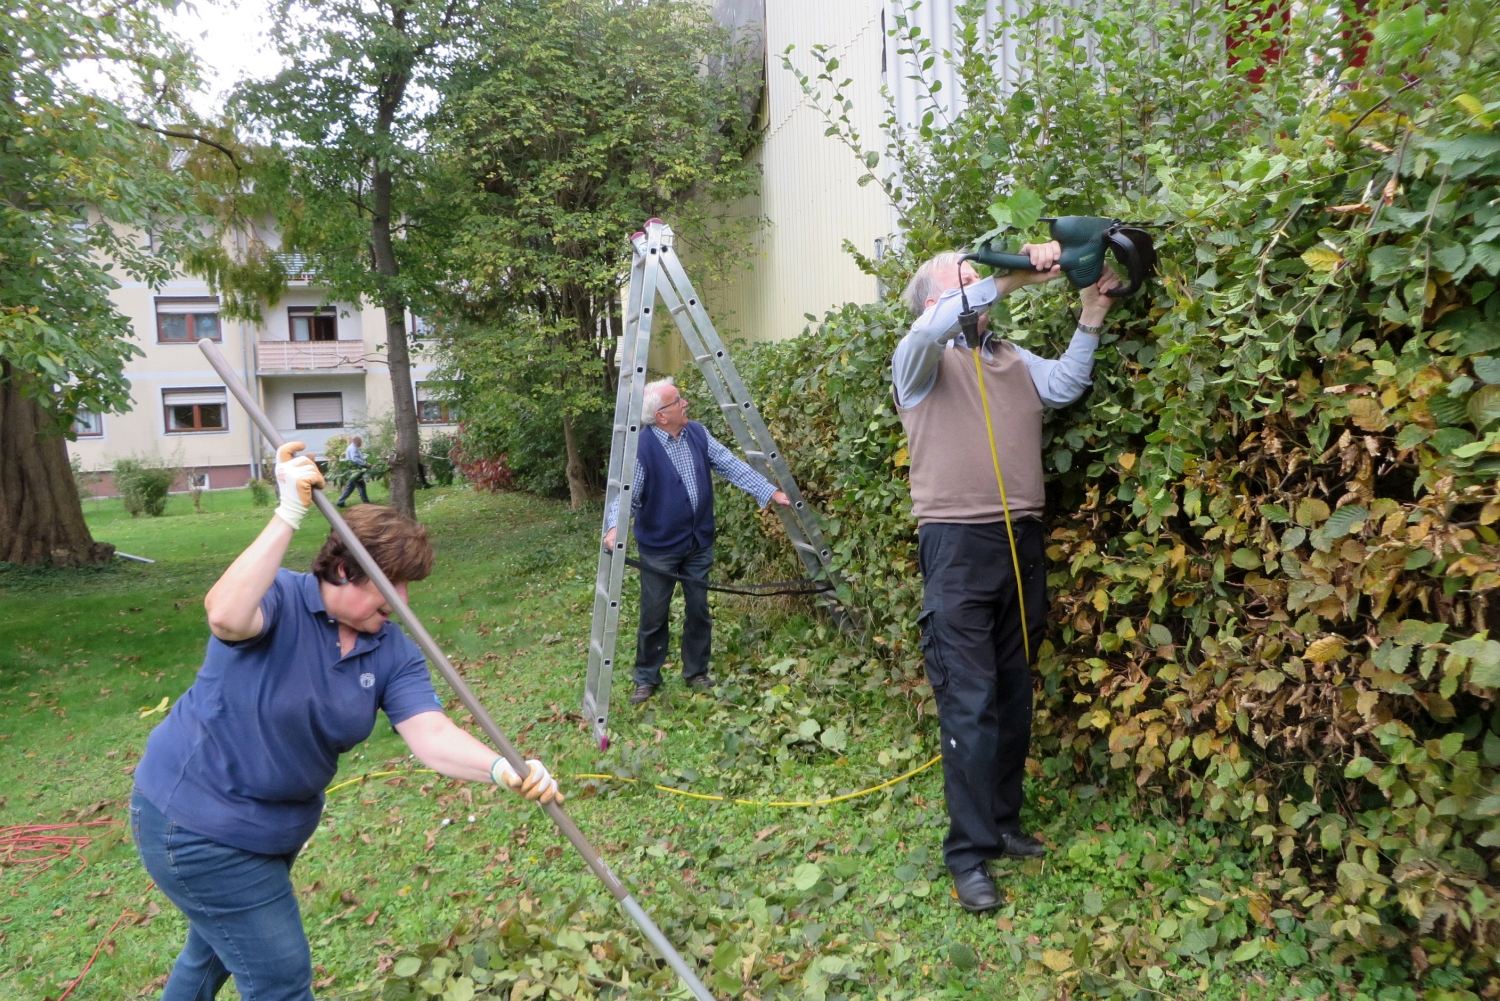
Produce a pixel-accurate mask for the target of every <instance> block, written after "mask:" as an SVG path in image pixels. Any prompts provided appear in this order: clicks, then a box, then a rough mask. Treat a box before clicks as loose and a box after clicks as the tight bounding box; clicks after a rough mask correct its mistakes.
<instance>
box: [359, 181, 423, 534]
mask: <svg viewBox="0 0 1500 1001" xmlns="http://www.w3.org/2000/svg"><path fill="white" fill-rule="evenodd" d="M391 184H392V178H391V172H390V170H389V169H388V168H386V167H385V166H384V165H381V166H380V167H378V168H377V169H376V171H375V183H374V185H373V190H372V192H371V194H372V200H373V201H374V213H373V216H372V218H371V220H370V246H371V249H372V250H373V256H374V261H375V270H376V272H378V273H379V274H380V276H381V277H382V278H385V279H388V281H387V287H388V288H391V287H394V284H395V279H397V278H399V277H400V276H401V266H400V264H399V263H398V262H397V260H396V252H395V248H394V247H393V246H392V245H391ZM381 305H382V306H384V307H385V363H386V366H387V367H388V368H389V369H390V371H391V405H392V408H393V409H394V411H395V417H396V455H395V459H394V461H392V463H391V506H392V507H394V508H395V509H396V510H397V511H400V512H401V513H402V514H404V515H406V516H407V517H410V518H415V517H416V516H417V478H418V476H419V475H420V473H419V470H418V468H417V463H418V461H419V458H420V456H419V453H420V451H421V437H420V434H421V432H420V429H419V428H418V425H417V401H416V397H415V396H414V395H413V393H412V384H411V351H410V349H409V345H408V341H407V336H406V301H405V299H404V298H403V297H402V296H401V295H400V294H399V293H397V292H388V293H387V294H386V295H385V297H384V299H383V300H382V302H381Z"/></svg>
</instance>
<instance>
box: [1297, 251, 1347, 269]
mask: <svg viewBox="0 0 1500 1001" xmlns="http://www.w3.org/2000/svg"><path fill="white" fill-rule="evenodd" d="M1302 262H1303V263H1304V264H1306V265H1307V266H1308V267H1309V268H1311V269H1312V270H1314V271H1332V270H1334V269H1335V268H1337V267H1338V266H1339V265H1340V264H1343V263H1344V255H1343V254H1341V253H1339V252H1338V251H1337V250H1333V249H1331V248H1329V247H1313V248H1311V249H1309V250H1308V251H1307V253H1305V254H1303V255H1302Z"/></svg>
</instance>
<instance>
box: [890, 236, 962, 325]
mask: <svg viewBox="0 0 1500 1001" xmlns="http://www.w3.org/2000/svg"><path fill="white" fill-rule="evenodd" d="M962 256H963V255H962V254H961V253H959V252H958V251H957V250H950V251H948V252H947V253H943V254H938V255H937V256H936V257H934V258H932V259H931V260H929V261H927V262H926V263H924V264H923V265H922V266H921V267H920V268H918V269H917V273H916V274H914V275H912V276H911V282H910V283H909V284H908V285H907V286H906V291H905V292H904V293H903V294H902V298H903V299H905V300H906V306H907V308H908V309H910V310H911V311H912V315H914V316H921V315H922V314H923V313H925V312H927V300H928V299H930V298H932V297H933V296H935V295H938V294H940V292H941V290H942V289H943V279H942V278H940V277H939V275H942V273H943V272H945V271H948V270H952V272H953V273H954V274H955V275H957V274H958V269H959V267H960V264H959V260H958V259H959V258H960V257H962Z"/></svg>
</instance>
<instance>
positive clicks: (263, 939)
mask: <svg viewBox="0 0 1500 1001" xmlns="http://www.w3.org/2000/svg"><path fill="white" fill-rule="evenodd" d="M302 448H303V445H302V443H301V442H289V443H288V444H286V445H284V446H282V448H281V450H280V451H278V453H277V456H276V458H277V462H276V478H277V480H278V482H279V485H280V493H281V502H280V505H279V506H278V507H277V509H276V513H275V515H274V516H273V517H272V518H271V522H270V524H269V525H267V526H266V528H265V530H264V531H262V532H261V533H260V536H259V537H258V538H257V539H256V540H255V541H254V542H253V543H251V545H250V548H249V549H246V550H245V551H244V552H243V553H241V554H240V556H239V558H238V559H236V560H235V561H234V563H233V564H231V565H230V567H229V569H228V570H226V571H225V572H224V576H222V577H220V578H219V580H218V583H216V584H215V585H214V586H213V588H212V589H211V590H210V591H209V592H208V596H207V598H205V599H204V606H205V608H206V609H207V611H208V626H209V630H210V632H212V633H213V636H212V638H211V639H210V640H209V642H208V652H207V654H206V656H205V657H204V660H203V667H202V668H201V669H200V670H199V672H198V677H197V680H196V681H194V682H193V686H192V687H191V688H189V689H188V690H187V691H186V692H184V693H183V695H182V697H181V698H180V699H178V700H177V704H176V705H175V706H173V707H172V711H171V713H170V714H169V715H168V716H167V718H166V720H165V721H164V722H163V723H162V724H161V725H160V726H158V727H157V728H156V729H155V730H154V731H153V732H152V734H151V737H150V739H149V740H148V741H147V744H146V753H145V756H144V757H143V758H142V759H141V762H140V766H139V767H138V768H137V769H136V772H135V791H134V793H133V795H132V796H131V801H130V815H131V830H132V834H133V835H134V837H135V842H136V847H137V849H138V850H139V851H140V855H141V860H142V861H143V862H144V863H145V864H146V870H147V871H148V872H149V873H150V874H151V878H152V879H154V880H155V881H156V885H157V886H158V887H160V888H161V890H162V892H163V893H165V894H166V895H167V896H168V897H169V898H171V900H172V902H173V903H174V904H176V905H177V906H178V907H179V908H180V909H181V910H182V912H183V914H185V915H186V916H187V919H188V937H187V944H186V945H185V946H184V947H183V950H182V953H181V955H179V956H178V957H177V962H176V964H175V965H174V966H173V968H172V975H171V977H170V978H168V980H167V986H166V989H165V990H164V991H163V992H162V998H163V999H164V1001H209V999H211V998H213V997H214V995H215V994H216V993H217V992H218V990H219V988H220V987H221V986H223V984H224V982H225V981H226V980H228V979H229V977H230V976H231V975H233V976H234V978H235V986H236V987H238V988H239V993H240V996H241V997H242V998H246V999H254V1001H311V999H312V996H313V995H312V958H311V955H310V953H309V950H308V945H307V936H306V934H305V933H304V932H303V930H302V917H301V914H300V912H299V911H298V908H297V898H296V895H295V893H294V892H293V890H292V882H291V868H292V862H293V860H294V859H295V858H296V857H297V852H298V851H299V850H300V849H301V847H302V845H303V843H304V842H305V841H306V840H307V838H308V836H309V835H311V834H312V832H313V830H314V829H315V828H316V827H317V826H318V819H319V817H320V815H321V814H322V811H323V790H324V789H325V788H326V787H327V785H328V782H329V780H330V779H332V778H333V775H334V773H335V772H336V771H337V770H338V758H339V755H340V754H342V753H344V752H345V751H348V750H349V749H350V748H352V747H354V746H355V745H357V744H359V743H361V742H363V741H364V740H365V739H366V738H367V737H369V735H370V732H371V730H373V729H374V726H375V714H376V711H377V710H381V711H384V712H385V714H386V716H387V717H388V718H389V719H390V721H391V724H392V725H393V726H395V728H396V732H398V733H399V734H400V735H401V737H402V739H404V740H405V741H406V743H407V746H409V747H410V748H411V750H412V753H413V754H415V755H416V756H417V758H418V759H419V760H420V761H421V762H422V763H423V764H424V765H426V766H427V767H429V768H432V769H434V770H435V771H437V772H440V773H442V774H443V775H447V776H450V777H452V778H458V779H467V780H470V781H476V782H477V781H485V782H494V783H496V784H498V785H503V786H505V787H506V788H509V789H511V790H513V791H515V792H519V793H520V794H521V795H523V796H525V797H526V798H527V799H538V800H541V801H542V802H553V801H560V800H562V798H563V797H562V795H561V794H560V793H559V792H558V789H557V782H556V780H555V779H553V778H552V777H551V776H550V775H549V774H548V773H547V770H546V769H545V768H544V767H542V763H541V762H540V761H528V762H527V764H528V766H529V768H528V771H527V777H526V780H525V781H524V782H522V780H521V779H520V777H519V776H518V775H517V774H516V773H515V771H514V770H512V769H511V767H510V765H509V764H507V763H506V761H505V759H504V758H502V757H500V756H499V755H498V754H496V753H495V752H494V751H493V750H491V749H490V748H489V747H487V746H485V745H484V744H483V743H482V742H480V741H479V740H476V739H475V738H474V737H472V736H470V735H469V734H468V733H467V732H466V731H464V730H463V729H461V728H459V727H458V726H457V725H455V724H454V723H453V721H452V720H450V719H448V717H447V716H446V715H445V714H444V713H443V708H442V702H441V700H440V699H439V698H438V696H437V693H436V692H435V691H434V690H433V687H432V681H431V679H430V678H429V677H428V674H427V663H426V661H425V660H424V659H423V657H422V654H421V652H420V651H419V650H418V649H417V646H416V644H414V643H413V642H412V641H411V640H410V639H409V638H408V637H407V635H406V634H405V633H404V632H402V631H401V629H400V627H399V626H397V625H396V624H395V623H394V622H391V621H390V613H391V609H390V607H389V606H387V605H386V603H385V599H383V598H382V597H381V596H380V592H379V591H378V590H376V588H375V585H374V583H373V582H372V581H370V580H369V579H368V578H367V577H365V575H364V574H363V572H362V571H361V570H360V568H359V564H358V562H356V561H355V560H354V558H353V557H352V555H351V554H350V553H349V552H348V551H347V550H346V549H345V547H344V545H343V543H342V542H341V541H340V540H339V539H338V537H337V536H336V535H332V534H330V535H329V537H328V541H327V542H326V543H324V545H323V549H322V551H321V552H319V553H318V555H317V558H316V559H314V560H313V565H312V573H307V574H304V573H294V572H292V571H290V570H283V569H282V568H281V561H282V558H283V557H284V556H285V555H286V550H287V546H288V545H289V544H290V543H291V541H292V535H293V534H294V533H295V532H296V530H297V529H298V528H299V527H300V526H301V524H302V519H303V517H304V516H305V515H306V514H307V511H308V508H309V507H310V506H311V504H312V490H313V488H314V487H315V486H316V487H319V488H321V487H322V486H323V478H322V476H321V475H320V474H319V473H318V468H317V466H316V465H315V464H314V463H313V461H312V460H311V459H310V458H308V457H306V456H301V457H298V458H292V456H293V455H295V454H296V453H297V452H298V451H300V450H301V449H302ZM346 520H347V521H348V522H349V526H350V528H352V529H353V530H354V534H355V536H356V537H358V538H359V540H360V542H362V543H364V546H365V548H366V549H368V550H369V551H370V554H371V556H373V557H374V559H375V562H376V564H377V565H378V566H379V567H380V568H381V570H383V571H384V572H385V574H386V576H387V577H389V578H390V579H391V581H392V583H394V584H395V585H396V589H397V590H398V591H399V592H400V593H401V596H402V597H403V598H404V597H405V596H406V585H407V582H409V581H414V580H421V579H423V578H424V577H426V576H427V575H428V574H429V573H430V572H431V571H432V560H433V556H432V546H431V545H430V544H429V543H428V541H427V532H426V529H424V528H422V527H421V526H420V525H418V524H416V523H415V522H413V521H411V520H410V519H408V518H405V517H403V516H402V515H400V514H398V513H396V512H395V511H393V510H391V509H390V508H386V507H377V506H372V505H366V506H364V507H359V508H356V509H354V510H353V511H351V512H350V513H349V514H348V515H347V516H346Z"/></svg>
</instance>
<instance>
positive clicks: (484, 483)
mask: <svg viewBox="0 0 1500 1001" xmlns="http://www.w3.org/2000/svg"><path fill="white" fill-rule="evenodd" d="M474 451H477V450H475V449H474V448H473V446H472V444H471V443H469V442H468V441H467V440H466V439H465V437H464V435H463V433H462V432H460V433H459V436H458V439H457V440H456V441H454V443H453V446H452V448H451V449H449V452H448V455H449V457H450V458H451V459H452V462H453V466H454V468H455V469H457V470H458V473H459V475H460V476H462V477H463V479H464V482H465V483H467V484H468V485H469V486H471V487H473V488H474V489H475V490H490V491H495V490H515V489H516V477H515V474H514V473H513V472H512V471H511V468H510V464H509V463H508V462H507V461H506V459H507V456H506V453H504V452H501V453H500V454H499V455H497V456H493V457H484V456H485V453H484V452H482V451H480V452H479V454H477V455H475V454H473V452H474Z"/></svg>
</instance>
